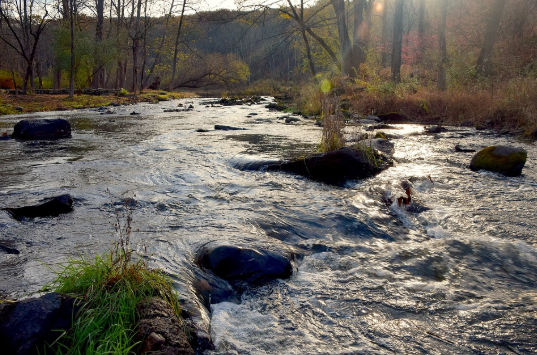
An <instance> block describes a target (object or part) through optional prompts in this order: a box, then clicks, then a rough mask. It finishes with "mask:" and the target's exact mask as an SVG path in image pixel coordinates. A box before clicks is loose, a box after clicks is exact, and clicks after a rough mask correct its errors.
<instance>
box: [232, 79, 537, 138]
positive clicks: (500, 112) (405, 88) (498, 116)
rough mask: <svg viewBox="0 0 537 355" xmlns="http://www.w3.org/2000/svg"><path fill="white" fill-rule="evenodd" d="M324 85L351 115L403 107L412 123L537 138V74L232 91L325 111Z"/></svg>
mask: <svg viewBox="0 0 537 355" xmlns="http://www.w3.org/2000/svg"><path fill="white" fill-rule="evenodd" d="M323 91H324V92H326V93H330V94H332V95H334V96H336V97H337V99H338V100H339V102H340V108H341V112H342V113H343V114H344V115H345V116H346V117H347V119H350V120H352V119H355V118H364V117H366V116H368V115H371V114H372V115H383V114H388V113H393V112H397V113H400V114H403V115H404V116H405V117H406V118H407V119H408V122H411V123H422V124H433V125H453V126H462V127H476V128H477V129H490V130H494V131H496V132H499V133H504V134H513V135H516V136H519V137H523V138H525V139H531V140H535V139H537V80H535V79H534V78H529V77H528V78H520V79H517V80H511V81H509V82H505V83H494V85H492V84H490V83H489V84H488V85H487V84H486V83H485V84H481V85H480V84H479V83H476V84H474V85H469V86H466V87H462V86H461V87H454V88H451V89H449V90H446V91H441V90H438V89H436V88H435V87H434V86H430V85H429V86H427V85H419V84H417V83H416V82H413V81H412V80H411V79H408V80H407V81H405V82H403V83H400V84H394V83H391V82H374V81H369V82H366V81H361V80H352V81H350V80H345V79H342V78H332V79H331V80H323V81H321V82H320V83H318V84H316V83H306V84H302V85H291V84H284V83H276V82H263V83H256V84H252V85H250V86H248V87H247V88H243V89H242V90H237V91H235V92H233V93H227V94H228V95H229V96H234V95H236V96H241V95H246V96H248V95H260V94H264V95H272V96H274V97H276V98H277V101H278V105H277V106H275V107H274V108H279V109H280V110H283V111H287V112H293V113H300V114H304V115H314V116H320V115H321V102H322V97H323V95H324V94H323Z"/></svg>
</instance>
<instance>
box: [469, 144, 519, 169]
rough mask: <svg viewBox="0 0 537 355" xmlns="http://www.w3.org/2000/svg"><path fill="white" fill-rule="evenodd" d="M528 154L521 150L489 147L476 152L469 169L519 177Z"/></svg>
mask: <svg viewBox="0 0 537 355" xmlns="http://www.w3.org/2000/svg"><path fill="white" fill-rule="evenodd" d="M527 155H528V153H527V152H526V151H525V150H524V149H522V148H514V147H507V146H491V147H487V148H485V149H482V150H480V151H479V152H477V153H476V154H475V155H474V157H473V158H472V161H471V162H470V169H472V170H474V171H477V170H480V169H483V170H488V171H494V172H497V173H500V174H503V175H505V176H519V175H520V174H521V173H522V168H523V167H524V164H526V158H527Z"/></svg>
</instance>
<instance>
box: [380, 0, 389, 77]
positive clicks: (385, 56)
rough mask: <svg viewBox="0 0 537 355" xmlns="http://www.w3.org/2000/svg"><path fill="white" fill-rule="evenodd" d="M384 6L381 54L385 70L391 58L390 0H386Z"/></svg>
mask: <svg viewBox="0 0 537 355" xmlns="http://www.w3.org/2000/svg"><path fill="white" fill-rule="evenodd" d="M383 5H384V6H383V7H382V30H381V37H382V44H383V49H382V53H381V58H380V61H381V64H382V67H383V68H386V67H388V66H390V56H389V54H388V7H389V5H390V1H389V0H384V4H383Z"/></svg>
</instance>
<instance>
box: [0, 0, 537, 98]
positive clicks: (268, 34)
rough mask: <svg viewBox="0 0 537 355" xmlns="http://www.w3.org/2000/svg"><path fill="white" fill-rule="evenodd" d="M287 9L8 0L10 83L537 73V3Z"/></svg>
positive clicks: (458, 0) (362, 3)
mask: <svg viewBox="0 0 537 355" xmlns="http://www.w3.org/2000/svg"><path fill="white" fill-rule="evenodd" d="M247 5H248V6H247ZM280 5H281V6H280V7H278V8H274V7H269V6H266V5H265V4H264V3H262V2H259V3H249V4H246V3H245V4H244V6H243V7H242V8H241V10H234V11H232V10H217V11H210V12H196V11H194V12H193V11H192V9H194V10H195V5H194V4H191V3H190V2H189V1H187V0H184V1H181V2H175V1H173V0H168V1H164V2H158V3H157V2H156V1H155V0H96V1H85V0H62V1H61V2H58V3H49V2H40V1H28V2H20V1H18V0H3V1H2V2H1V4H0V16H1V21H0V87H1V88H4V89H15V88H16V89H21V90H23V91H24V92H26V91H29V90H32V91H35V90H37V89H56V90H58V89H68V90H69V92H71V93H72V92H73V91H74V90H76V89H81V88H95V89H96V88H113V89H119V88H126V89H128V90H130V91H133V92H134V93H136V92H137V91H140V90H143V89H144V88H149V87H151V88H154V89H172V90H173V89H180V88H204V87H211V88H214V87H217V88H231V87H234V86H236V85H243V84H248V83H252V82H258V81H261V80H263V81H265V82H266V84H267V85H270V83H271V82H281V81H290V82H300V81H302V80H309V79H312V78H313V79H314V80H319V79H320V78H321V77H324V76H329V77H333V76H337V75H342V76H344V77H350V78H353V79H354V80H356V81H357V82H359V81H363V82H367V83H371V82H376V83H379V82H400V81H405V80H407V81H408V80H413V81H416V82H419V84H420V85H434V86H436V87H438V88H439V89H445V88H447V87H450V86H451V87H453V86H464V85H468V84H470V83H471V84H472V85H475V84H476V83H479V82H480V81H482V80H485V81H486V80H488V79H487V78H491V77H492V78H494V79H495V80H499V81H504V80H505V81H508V80H510V79H512V78H513V77H516V76H530V77H531V76H537V20H536V19H537V1H535V0H427V1H425V0H384V1H372V0H353V1H344V0H319V1H310V2H304V1H299V2H298V1H291V0H287V1H282V2H281V4H280ZM158 9H160V14H159V13H158Z"/></svg>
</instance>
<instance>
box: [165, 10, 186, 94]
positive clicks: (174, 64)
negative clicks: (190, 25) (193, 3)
mask: <svg viewBox="0 0 537 355" xmlns="http://www.w3.org/2000/svg"><path fill="white" fill-rule="evenodd" d="M185 7H186V0H183V8H182V9H181V18H180V19H179V26H177V34H176V36H175V46H174V49H173V62H172V80H171V81H170V86H169V88H170V89H169V90H170V91H172V90H173V89H174V82H175V73H176V71H177V54H178V53H179V37H180V36H181V28H182V27H183V15H184V13H185Z"/></svg>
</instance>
